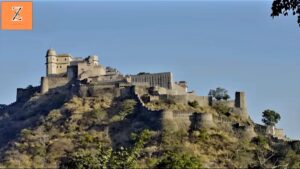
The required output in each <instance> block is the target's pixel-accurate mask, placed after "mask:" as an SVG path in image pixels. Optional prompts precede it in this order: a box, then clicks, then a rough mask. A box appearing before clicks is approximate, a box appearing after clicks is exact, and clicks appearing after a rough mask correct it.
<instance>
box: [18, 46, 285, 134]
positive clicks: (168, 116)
mask: <svg viewBox="0 0 300 169" xmlns="http://www.w3.org/2000/svg"><path fill="white" fill-rule="evenodd" d="M45 57H46V76H44V77H41V84H40V86H38V87H30V88H26V89H21V88H19V89H17V101H19V102H22V101H26V100H28V99H30V98H31V97H32V95H34V94H36V93H38V94H39V95H47V94H48V93H51V92H59V91H62V90H63V91H69V92H70V93H73V94H75V95H78V96H81V97H82V96H88V97H95V96H100V95H102V94H103V93H104V92H105V91H109V92H110V94H111V95H112V96H113V97H120V98H126V97H130V98H134V99H135V100H136V101H137V102H138V104H139V109H140V111H141V112H142V113H148V114H149V113H153V112H155V113H156V114H160V115H161V117H162V119H164V120H169V121H171V123H176V125H177V126H180V127H183V126H185V127H186V128H187V129H188V127H190V126H191V125H192V124H193V123H195V124H198V125H200V126H202V127H204V128H205V127H211V126H214V125H216V124H219V123H227V124H229V126H230V125H237V126H238V127H237V128H239V129H241V130H243V132H244V133H246V134H247V135H248V136H249V137H250V138H252V137H254V136H256V133H255V131H259V132H263V133H268V134H271V135H273V136H274V137H276V138H280V139H284V138H285V134H284V133H283V130H282V129H274V128H273V129H272V128H267V127H265V126H261V125H258V124H254V123H252V122H251V121H250V123H248V124H246V123H245V124H242V123H238V124H236V122H233V121H228V120H225V119H224V118H222V117H221V116H219V115H216V114H212V113H202V112H191V111H183V110H157V109H155V108H151V107H149V106H147V104H148V103H150V102H155V101H163V102H166V101H172V102H175V103H179V104H188V103H191V102H197V105H199V106H201V107H214V106H216V105H218V104H220V103H222V105H225V106H226V107H228V108H229V110H230V111H229V112H228V113H229V115H230V114H231V115H234V116H237V117H238V118H239V119H242V120H244V121H249V120H250V118H249V115H248V112H247V106H246V96H245V93H244V92H241V91H237V92H236V93H235V99H234V100H221V101H220V100H215V99H213V98H212V97H211V96H198V95H197V94H196V93H195V92H189V91H188V84H187V82H185V81H179V82H176V81H174V79H173V74H172V73H171V72H162V73H145V72H141V73H138V74H136V75H123V74H122V73H121V72H119V71H118V70H117V69H115V68H112V67H106V66H104V65H102V64H101V63H99V58H98V56H95V55H92V56H88V57H86V58H75V57H72V55H70V54H57V53H56V51H55V50H54V49H49V50H48V51H47V53H46V56H45ZM195 120H196V122H195ZM180 127H179V128H180ZM177 128H178V127H177ZM174 130H176V127H175V129H174Z"/></svg>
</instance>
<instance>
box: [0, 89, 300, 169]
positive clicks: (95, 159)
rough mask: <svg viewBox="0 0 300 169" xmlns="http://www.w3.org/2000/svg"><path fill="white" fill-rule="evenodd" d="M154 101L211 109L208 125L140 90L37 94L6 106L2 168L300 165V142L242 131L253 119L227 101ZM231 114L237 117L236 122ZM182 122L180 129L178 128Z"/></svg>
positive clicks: (1, 124)
mask: <svg viewBox="0 0 300 169" xmlns="http://www.w3.org/2000/svg"><path fill="white" fill-rule="evenodd" d="M146 106H148V107H152V109H157V110H160V109H164V110H165V111H169V110H170V111H173V110H178V109H180V110H181V111H184V110H187V111H195V112H202V113H210V114H213V115H214V116H218V117H222V119H225V120H223V121H222V123H218V124H217V125H212V126H210V127H203V126H201V124H197V123H191V125H190V126H185V127H183V125H184V124H182V123H181V122H180V120H166V119H164V118H162V116H161V114H158V113H157V112H156V111H153V112H151V111H149V112H148V113H144V112H142V110H141V103H140V102H139V100H137V99H136V98H134V97H128V98H115V97H112V96H111V95H110V94H109V93H105V92H104V93H103V94H102V95H101V96H99V97H78V96H76V95H73V94H71V93H69V92H63V90H62V91H60V92H55V91H53V92H52V93H51V92H50V93H48V94H47V95H35V96H33V97H32V98H30V100H27V101H24V102H20V103H18V102H17V103H14V104H12V105H10V106H8V107H6V108H4V109H3V110H1V114H0V116H1V118H0V119H1V120H0V147H1V150H0V157H1V163H0V168H1V167H2V168H7V167H8V168H45V167H47V168H57V167H61V168H175V167H177V168H200V167H205V168H207V167H209V168H224V167H226V168H270V167H274V166H278V167H282V168H284V167H288V168H300V143H299V142H296V141H294V142H287V141H283V140H278V139H274V138H272V137H270V136H266V135H263V134H262V133H259V132H256V133H255V135H256V136H255V137H254V136H249V135H248V134H249V133H247V132H241V130H240V128H242V127H243V126H252V125H254V124H253V122H252V121H251V120H250V119H246V120H245V119H244V120H243V119H240V118H238V117H236V116H234V115H232V114H230V113H229V112H228V111H229V110H227V109H226V107H222V105H217V106H215V107H211V108H207V107H195V106H191V105H188V104H187V105H183V104H177V103H174V102H163V103H161V102H156V103H151V102H150V103H148V104H147V105H146ZM226 121H231V122H232V121H233V122H235V124H237V125H238V126H232V125H230V124H231V123H226ZM175 128H176V130H174V129H175Z"/></svg>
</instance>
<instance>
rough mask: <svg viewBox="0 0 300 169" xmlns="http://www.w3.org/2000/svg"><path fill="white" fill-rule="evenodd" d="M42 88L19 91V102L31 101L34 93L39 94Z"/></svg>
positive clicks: (20, 89) (19, 89)
mask: <svg viewBox="0 0 300 169" xmlns="http://www.w3.org/2000/svg"><path fill="white" fill-rule="evenodd" d="M39 90H40V87H28V88H26V89H22V88H18V89H17V102H23V101H27V100H29V99H30V98H31V97H32V96H33V94H34V93H36V92H39Z"/></svg>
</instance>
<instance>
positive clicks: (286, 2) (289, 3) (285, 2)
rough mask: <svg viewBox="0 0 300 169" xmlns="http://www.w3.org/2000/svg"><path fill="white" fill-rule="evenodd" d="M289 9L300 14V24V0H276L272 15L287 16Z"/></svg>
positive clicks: (299, 18)
mask: <svg viewBox="0 0 300 169" xmlns="http://www.w3.org/2000/svg"><path fill="white" fill-rule="evenodd" d="M289 11H291V12H292V14H293V15H297V16H298V24H299V26H300V0H274V1H273V4H272V13H271V16H272V17H273V18H274V17H275V16H279V15H283V16H287V15H288V14H289Z"/></svg>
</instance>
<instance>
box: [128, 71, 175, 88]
mask: <svg viewBox="0 0 300 169" xmlns="http://www.w3.org/2000/svg"><path fill="white" fill-rule="evenodd" d="M130 77H131V82H132V84H133V85H138V84H141V83H149V85H150V86H151V87H154V86H159V87H164V88H166V89H172V83H173V77H172V73H171V72H165V73H153V74H148V73H145V74H138V75H130Z"/></svg>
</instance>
